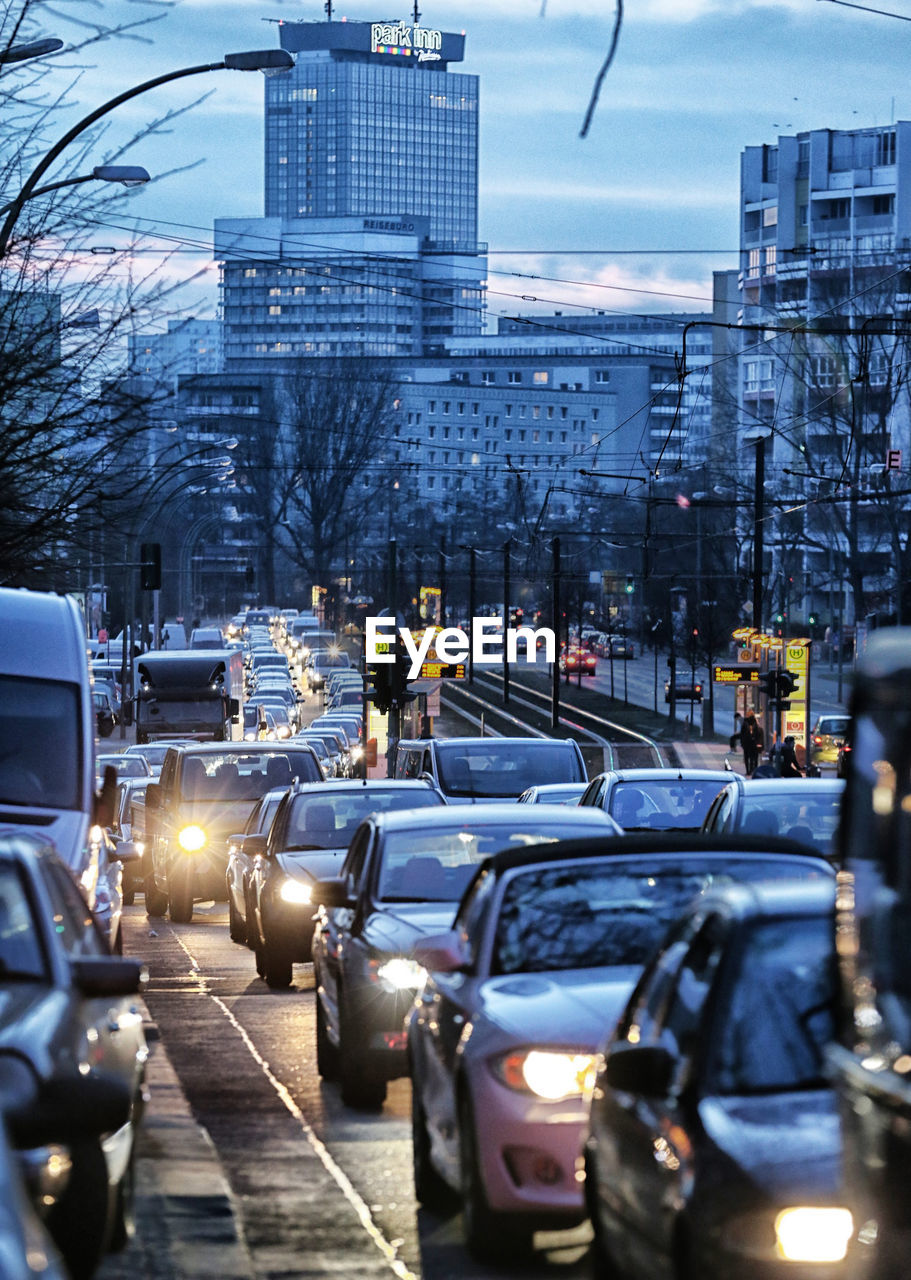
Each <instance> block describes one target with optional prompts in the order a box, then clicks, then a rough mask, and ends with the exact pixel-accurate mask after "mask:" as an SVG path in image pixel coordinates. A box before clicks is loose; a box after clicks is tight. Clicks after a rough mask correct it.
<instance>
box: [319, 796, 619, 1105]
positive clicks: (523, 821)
mask: <svg viewBox="0 0 911 1280" xmlns="http://www.w3.org/2000/svg"><path fill="white" fill-rule="evenodd" d="M618 832H619V828H618V827H617V824H616V823H615V822H613V821H612V819H610V818H609V817H608V816H607V815H606V814H605V813H602V812H601V810H599V809H598V810H595V809H588V810H581V809H576V808H568V807H566V806H564V805H527V804H523V805H518V804H515V803H512V804H484V805H475V806H473V807H472V808H471V809H470V810H469V809H466V808H462V807H459V808H457V809H455V808H450V807H447V808H440V809H436V810H433V811H429V810H425V811H422V812H411V813H399V814H383V815H379V816H376V817H373V818H370V819H368V820H367V821H366V822H364V823H363V824H362V825H361V827H360V828H359V829H358V831H357V832H356V833H355V835H354V838H353V840H352V841H351V845H350V847H349V849H348V853H347V856H346V858H345V861H344V863H343V865H342V868H341V875H340V877H339V878H337V879H335V880H332V881H323V882H322V883H320V884H318V885H316V886H315V887H314V891H313V898H314V901H316V902H319V903H322V904H323V909H322V910H320V912H319V913H318V915H317V924H316V933H315V934H314V938H313V963H314V968H315V975H316V985H317V1002H316V1041H317V1043H316V1050H317V1069H318V1070H319V1073H320V1075H321V1076H323V1078H324V1079H335V1078H338V1079H339V1081H340V1083H341V1089H342V1099H343V1100H344V1101H345V1102H346V1103H347V1104H348V1105H349V1106H361V1107H377V1106H380V1105H382V1103H383V1101H384V1099H385V1097H386V1084H387V1081H389V1080H392V1079H395V1078H396V1077H397V1076H402V1075H406V1074H407V1070H408V1065H407V1054H406V1032H405V1017H406V1015H407V1014H408V1012H409V1010H410V1008H411V1005H412V1002H413V1000H414V996H415V992H416V991H417V990H418V988H419V987H420V986H421V984H422V982H423V980H424V971H423V969H422V968H421V967H420V965H418V964H417V962H416V961H415V959H414V956H413V954H412V952H413V948H414V945H415V943H416V942H417V941H418V939H419V938H421V937H422V936H424V935H427V934H433V933H439V932H440V931H441V930H443V929H448V928H449V926H450V925H451V923H452V919H453V916H454V915H455V911H456V906H457V905H458V902H459V899H460V898H461V896H462V893H463V892H464V890H465V888H466V886H467V885H468V882H469V881H470V880H471V878H472V877H473V875H474V873H475V869H476V867H477V866H478V864H479V863H480V862H482V861H483V860H484V858H486V857H488V856H489V855H490V854H492V853H496V852H498V851H499V850H501V849H508V848H513V849H515V848H522V847H525V846H529V845H534V844H538V843H540V842H542V841H554V840H559V839H562V838H564V837H568V836H574V835H576V836H582V835H604V834H605V833H610V834H617V833H618Z"/></svg>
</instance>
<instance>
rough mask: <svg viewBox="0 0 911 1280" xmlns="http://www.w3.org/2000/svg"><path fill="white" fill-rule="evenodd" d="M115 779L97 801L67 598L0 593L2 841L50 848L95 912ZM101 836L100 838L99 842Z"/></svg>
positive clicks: (81, 656)
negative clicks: (12, 838) (102, 829)
mask: <svg viewBox="0 0 911 1280" xmlns="http://www.w3.org/2000/svg"><path fill="white" fill-rule="evenodd" d="M115 787H116V777H115V775H114V772H113V770H112V771H111V773H110V775H109V779H108V782H107V783H106V785H105V786H104V788H103V789H102V792H101V793H100V794H99V795H97V796H96V794H95V711H94V707H93V703H92V683H91V676H90V673H89V663H88V653H87V650H86V640H85V624H84V622H83V619H82V614H81V613H80V612H79V609H78V607H77V605H76V603H75V601H73V600H72V599H70V598H69V597H68V596H57V595H51V594H49V593H45V592H41V591H25V590H13V589H11V588H5V587H4V588H0V834H2V835H13V834H16V835H23V834H25V835H32V836H34V837H36V838H37V839H39V840H40V841H41V842H42V843H43V844H48V845H51V846H52V847H53V848H54V849H55V850H56V852H57V853H58V854H59V856H60V857H61V858H62V860H63V861H64V862H65V863H66V864H67V866H68V867H69V868H70V870H71V871H72V872H73V873H74V875H75V876H76V877H77V879H78V880H79V881H80V883H81V885H82V887H83V889H84V890H85V892H86V895H87V897H88V899H89V902H90V903H91V904H92V906H95V905H96V892H97V891H98V890H99V888H100V887H101V886H100V885H99V875H101V877H102V879H104V876H105V875H106V863H107V858H106V855H105V851H104V847H103V845H102V837H101V835H100V833H99V832H98V831H97V828H96V830H95V831H94V832H93V828H95V826H96V824H98V825H100V826H106V825H109V824H110V822H111V821H112V819H113V809H114V793H115ZM96 836H97V838H96Z"/></svg>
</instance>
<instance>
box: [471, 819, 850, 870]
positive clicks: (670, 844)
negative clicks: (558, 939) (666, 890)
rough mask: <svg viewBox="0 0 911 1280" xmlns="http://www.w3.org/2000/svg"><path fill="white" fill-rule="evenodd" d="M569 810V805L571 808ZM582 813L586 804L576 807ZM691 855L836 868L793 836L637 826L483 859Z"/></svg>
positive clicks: (510, 862) (495, 864) (517, 863)
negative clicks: (777, 858)
mask: <svg viewBox="0 0 911 1280" xmlns="http://www.w3.org/2000/svg"><path fill="white" fill-rule="evenodd" d="M570 812H572V810H570ZM580 812H582V813H584V812H585V810H584V809H583V810H580ZM687 854H688V855H690V856H691V857H721V858H724V857H728V856H730V855H731V854H736V855H737V856H740V855H741V854H743V855H746V856H748V857H749V856H757V855H760V856H761V855H763V854H764V855H766V856H767V857H768V856H771V855H786V856H787V855H793V856H797V857H799V858H801V859H802V860H807V859H811V860H812V861H813V862H815V863H818V865H819V866H820V867H825V868H826V869H827V871H829V872H831V874H832V875H833V876H834V874H835V873H834V870H833V868H832V867H831V865H830V863H829V862H828V861H827V859H826V858H825V857H824V856H823V855H822V854H821V853H819V852H818V851H817V850H813V849H808V848H807V846H806V845H803V844H798V843H797V841H796V840H787V839H784V838H782V837H779V836H748V835H739V834H737V835H730V836H729V835H715V834H714V833H712V834H709V833H707V832H700V831H694V832H684V831H681V832H676V831H673V832H669V831H655V832H648V831H644V832H635V833H633V834H630V835H619V836H608V833H607V832H605V833H604V835H602V836H601V837H600V838H598V837H597V836H593V837H591V836H590V837H587V838H582V839H578V838H577V839H575V840H560V841H558V842H557V843H556V844H545V845H533V846H531V847H530V848H524V849H506V850H504V851H503V852H502V853H495V854H493V855H491V857H490V858H488V859H487V860H486V863H485V865H487V866H489V867H492V868H493V869H494V870H495V871H505V870H507V869H509V868H511V867H521V866H529V865H532V864H534V863H544V862H566V861H568V860H570V859H572V858H592V857H604V856H605V855H609V856H610V857H612V858H614V857H616V858H621V857H649V858H653V859H654V858H668V859H669V860H671V861H672V862H674V863H675V864H678V865H679V860H680V858H681V856H683V855H687Z"/></svg>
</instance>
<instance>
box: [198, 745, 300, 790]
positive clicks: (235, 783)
mask: <svg viewBox="0 0 911 1280" xmlns="http://www.w3.org/2000/svg"><path fill="white" fill-rule="evenodd" d="M295 778H296V779H298V780H299V781H300V782H320V781H322V775H321V773H320V769H319V765H318V763H317V761H316V760H315V759H314V757H313V755H312V754H311V753H310V751H309V750H308V751H291V750H285V751H274V752H271V751H268V752H267V751H262V752H252V751H251V752H244V751H224V752H209V753H207V754H206V755H205V756H189V757H188V758H187V759H186V760H185V761H184V766H183V776H182V779H181V796H182V798H183V799H184V800H191V801H192V800H258V799H259V797H260V796H261V795H263V794H264V792H266V791H270V790H271V789H272V788H273V787H290V786H291V783H292V782H293V781H294V780H295Z"/></svg>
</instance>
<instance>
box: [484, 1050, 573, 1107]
mask: <svg viewBox="0 0 911 1280" xmlns="http://www.w3.org/2000/svg"><path fill="white" fill-rule="evenodd" d="M492 1065H493V1069H494V1074H495V1075H496V1076H497V1077H498V1078H499V1079H500V1080H501V1081H502V1082H503V1084H505V1085H506V1086H507V1087H508V1088H510V1089H517V1090H518V1091H519V1092H521V1093H533V1094H535V1095H536V1096H537V1097H539V1098H545V1099H547V1100H548V1101H550V1102H558V1101H559V1100H560V1099H561V1098H578V1097H581V1096H582V1095H583V1094H584V1093H585V1092H587V1091H588V1092H590V1091H591V1087H592V1085H593V1084H594V1079H595V1055H594V1054H593V1053H572V1052H569V1051H563V1052H561V1051H559V1050H552V1049H518V1050H516V1051H515V1052H513V1053H506V1054H503V1056H502V1057H500V1058H495V1059H494V1061H493V1063H492Z"/></svg>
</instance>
